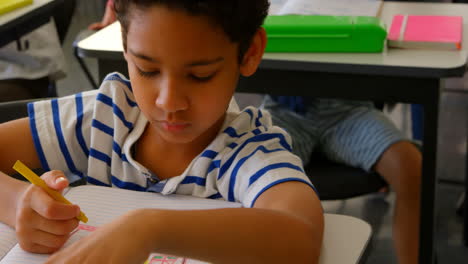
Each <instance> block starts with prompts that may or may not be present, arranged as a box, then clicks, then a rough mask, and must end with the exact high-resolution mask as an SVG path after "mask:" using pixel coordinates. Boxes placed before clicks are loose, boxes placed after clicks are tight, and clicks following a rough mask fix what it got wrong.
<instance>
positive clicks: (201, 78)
mask: <svg viewBox="0 0 468 264" xmlns="http://www.w3.org/2000/svg"><path fill="white" fill-rule="evenodd" d="M215 74H216V73H213V74H210V75H204V76H199V75H195V74H190V78H192V79H193V80H195V81H199V82H207V81H209V80H211V79H212V78H213V77H214V76H215Z"/></svg>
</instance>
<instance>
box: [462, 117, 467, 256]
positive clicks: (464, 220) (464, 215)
mask: <svg viewBox="0 0 468 264" xmlns="http://www.w3.org/2000/svg"><path fill="white" fill-rule="evenodd" d="M466 129H467V130H466V140H467V142H466V152H465V193H464V195H463V196H464V197H465V198H464V202H463V241H464V243H465V247H468V119H467V123H466Z"/></svg>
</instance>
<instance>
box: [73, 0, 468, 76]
mask: <svg viewBox="0 0 468 264" xmlns="http://www.w3.org/2000/svg"><path fill="white" fill-rule="evenodd" d="M395 14H420V15H459V16H463V26H464V27H463V30H464V32H463V43H462V50H461V51H438V50H414V49H408V50H404V49H386V50H385V51H384V52H382V53H266V54H265V55H264V60H265V61H292V62H306V63H307V62H314V63H330V64H334V63H339V64H349V65H374V66H383V67H386V66H389V67H395V66H397V67H410V68H412V67H414V68H436V69H455V68H459V67H464V65H465V64H466V61H467V58H468V53H467V52H468V47H467V46H468V5H467V4H452V3H412V2H384V5H383V8H382V11H381V15H380V17H381V18H382V20H383V21H384V23H385V24H386V25H387V26H388V25H389V24H390V22H391V19H392V16H393V15H395ZM121 42H122V41H121V34H120V26H119V24H118V23H117V22H116V23H114V24H113V25H110V26H108V27H107V28H104V29H103V30H101V31H99V32H97V33H95V34H93V35H91V36H90V37H88V38H86V39H84V40H82V41H80V42H79V43H78V48H79V49H81V50H82V51H84V53H85V56H87V55H86V54H89V56H94V57H98V58H99V57H100V58H107V59H110V58H114V59H116V58H118V56H116V54H115V53H120V52H122V50H123V47H122V43H121ZM91 54H92V55H91Z"/></svg>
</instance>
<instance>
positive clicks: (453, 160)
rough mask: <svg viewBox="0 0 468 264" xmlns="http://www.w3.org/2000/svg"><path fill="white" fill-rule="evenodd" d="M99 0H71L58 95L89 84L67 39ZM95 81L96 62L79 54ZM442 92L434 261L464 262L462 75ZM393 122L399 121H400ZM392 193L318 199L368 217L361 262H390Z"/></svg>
mask: <svg viewBox="0 0 468 264" xmlns="http://www.w3.org/2000/svg"><path fill="white" fill-rule="evenodd" d="M100 2H102V1H90V0H77V4H76V9H75V11H74V15H73V17H72V21H71V25H70V28H69V30H68V33H67V35H66V38H65V42H64V44H63V49H64V52H65V56H66V62H67V67H68V68H67V76H66V78H64V79H61V80H59V81H58V82H57V92H58V95H59V96H63V95H69V94H73V93H77V92H80V91H85V90H90V89H92V87H91V85H90V84H89V82H88V80H87V79H86V77H85V74H84V73H83V71H82V70H81V68H80V66H79V65H78V62H77V61H76V59H75V58H74V56H73V41H74V40H75V38H76V36H77V34H78V33H79V32H80V31H82V30H83V29H85V28H86V27H87V26H88V25H89V24H90V23H92V22H96V21H100V19H101V17H102V14H103V12H104V5H103V4H102V3H100ZM85 62H86V64H87V66H88V67H89V68H90V70H91V73H92V74H93V75H94V79H95V80H97V78H98V77H97V67H96V62H95V61H94V60H92V59H85ZM446 86H447V89H446V90H445V91H444V92H443V94H442V100H441V108H440V109H441V111H440V117H439V118H440V119H439V131H438V136H439V139H438V140H439V141H438V142H439V145H438V151H439V153H438V160H437V167H438V170H437V175H438V180H439V184H438V193H437V201H436V205H437V206H436V231H435V232H436V233H435V235H436V238H435V241H436V245H437V255H438V261H439V263H453V264H458V263H460V264H461V263H466V260H467V259H468V248H466V247H464V246H463V242H462V230H463V225H462V218H461V217H460V216H458V215H457V214H456V208H457V203H458V200H459V198H460V195H461V194H462V193H463V182H464V175H465V174H464V173H465V155H466V153H465V151H466V144H467V142H466V135H467V134H468V131H467V126H466V123H467V122H466V120H467V119H468V107H467V102H468V75H465V77H464V78H456V79H455V78H454V79H449V80H447V83H446ZM236 97H237V99H238V101H239V104H240V105H241V106H243V105H251V104H252V105H258V104H259V103H260V101H261V98H262V96H261V95H252V94H236ZM395 118H396V119H397V120H396V122H397V123H398V122H400V123H401V124H403V123H404V120H398V116H397V117H395ZM393 201H394V197H393V194H392V193H390V195H389V196H387V197H383V196H382V195H380V194H372V195H366V196H361V197H359V198H353V199H349V200H346V201H327V202H324V203H323V204H324V208H325V211H326V212H329V213H338V214H346V215H351V216H355V217H358V218H361V219H363V220H365V221H367V222H369V223H370V224H371V226H372V228H373V241H372V247H371V248H370V249H369V250H370V251H369V256H368V259H367V263H396V259H395V254H394V252H393V247H392V240H391V226H392V223H391V221H392V217H391V216H392V214H391V212H392V211H393V206H394V203H393Z"/></svg>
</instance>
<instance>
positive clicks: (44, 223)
mask: <svg viewBox="0 0 468 264" xmlns="http://www.w3.org/2000/svg"><path fill="white" fill-rule="evenodd" d="M78 224H79V220H78V219H76V218H73V219H69V220H49V219H45V218H41V220H40V221H39V222H38V226H37V228H38V229H39V230H42V231H44V232H47V233H50V234H53V235H59V236H64V235H69V234H70V233H71V232H73V230H75V229H76V228H77V227H78Z"/></svg>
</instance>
